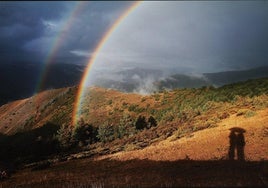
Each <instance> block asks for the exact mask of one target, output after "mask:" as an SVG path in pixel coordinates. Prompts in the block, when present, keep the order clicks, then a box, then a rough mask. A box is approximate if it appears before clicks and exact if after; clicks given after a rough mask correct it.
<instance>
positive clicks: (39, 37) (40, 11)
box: [0, 1, 130, 62]
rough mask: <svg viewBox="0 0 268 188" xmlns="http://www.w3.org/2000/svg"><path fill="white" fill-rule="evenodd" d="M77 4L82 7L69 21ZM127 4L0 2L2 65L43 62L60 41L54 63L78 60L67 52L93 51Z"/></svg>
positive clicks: (77, 57) (0, 52)
mask: <svg viewBox="0 0 268 188" xmlns="http://www.w3.org/2000/svg"><path fill="white" fill-rule="evenodd" d="M77 4H83V5H82V6H80V8H79V10H78V11H77V12H76V13H75V16H73V17H72V16H71V15H72V13H73V11H74V10H75V7H77ZM129 4H130V2H125V3H124V2H111V3H110V2H79V3H77V2H64V1H62V2H1V3H0V41H1V43H0V54H1V57H0V58H1V62H9V61H23V60H25V61H39V62H42V61H43V60H44V59H45V57H46V56H47V55H48V53H49V52H50V50H51V48H52V47H53V44H54V42H55V41H56V40H57V39H58V38H59V37H61V38H62V40H61V43H60V45H59V46H58V47H59V48H58V50H57V54H55V56H56V57H55V59H56V61H66V60H68V61H69V62H70V61H75V60H79V59H80V60H81V57H79V56H75V55H74V54H72V53H70V51H72V50H77V49H78V50H93V48H94V47H95V45H96V44H97V42H98V40H99V39H100V37H101V36H102V34H103V33H104V32H105V30H107V28H108V27H109V26H110V25H111V24H112V22H113V21H114V20H115V19H116V18H117V17H118V16H119V15H120V14H121V12H120V11H122V10H124V9H125V8H126V7H127V6H128V5H129ZM70 19H71V22H70ZM68 21H69V22H70V23H68ZM64 28H65V29H67V30H64Z"/></svg>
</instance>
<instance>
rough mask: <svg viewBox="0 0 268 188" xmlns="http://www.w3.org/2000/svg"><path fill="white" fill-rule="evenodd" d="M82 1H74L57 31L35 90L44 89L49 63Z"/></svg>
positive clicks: (81, 5)
mask: <svg viewBox="0 0 268 188" xmlns="http://www.w3.org/2000/svg"><path fill="white" fill-rule="evenodd" d="M83 5H84V2H83V1H82V2H76V3H75V5H74V8H73V10H72V11H70V15H69V16H68V17H67V19H66V21H65V23H64V25H63V28H62V29H61V31H60V32H59V35H57V36H56V37H55V39H54V41H53V43H52V47H51V49H50V51H49V53H48V55H47V57H46V59H45V61H44V66H43V68H42V70H41V71H42V72H41V75H40V77H39V81H38V83H37V86H36V89H35V92H36V93H38V92H40V91H41V90H42V89H44V88H43V87H44V83H45V80H46V78H47V73H48V70H49V65H50V64H51V63H53V58H55V55H56V54H57V52H58V50H59V49H60V46H61V44H62V43H63V41H64V39H65V36H67V34H66V32H68V30H69V29H70V28H71V27H72V25H73V22H74V19H75V18H76V17H77V14H79V12H80V10H81V8H83Z"/></svg>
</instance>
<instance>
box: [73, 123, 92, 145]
mask: <svg viewBox="0 0 268 188" xmlns="http://www.w3.org/2000/svg"><path fill="white" fill-rule="evenodd" d="M95 132H96V131H95V130H94V127H93V126H92V125H89V124H85V125H77V126H76V127H75V128H74V130H73V134H72V139H73V142H74V143H76V144H77V143H81V144H82V145H87V144H90V143H93V142H94V141H95V140H96V133H95Z"/></svg>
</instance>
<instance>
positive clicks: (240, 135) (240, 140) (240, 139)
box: [237, 132, 245, 161]
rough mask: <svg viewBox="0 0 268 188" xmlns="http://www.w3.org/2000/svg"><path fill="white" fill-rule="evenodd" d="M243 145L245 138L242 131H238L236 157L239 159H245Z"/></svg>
mask: <svg viewBox="0 0 268 188" xmlns="http://www.w3.org/2000/svg"><path fill="white" fill-rule="evenodd" d="M244 147H245V138H244V135H243V133H242V132H239V133H238V134H237V159H238V160H239V161H244V160H245V154H244Z"/></svg>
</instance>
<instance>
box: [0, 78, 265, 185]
mask: <svg viewBox="0 0 268 188" xmlns="http://www.w3.org/2000/svg"><path fill="white" fill-rule="evenodd" d="M75 92H76V88H66V89H59V90H51V91H46V92H42V93H40V94H38V95H37V96H35V97H32V98H29V99H25V100H21V101H15V102H12V103H10V104H7V105H4V106H2V107H1V108H0V110H1V118H2V121H1V123H2V122H4V121H5V120H6V119H7V120H9V119H11V118H12V120H10V121H14V122H18V123H17V124H15V123H13V124H12V125H13V126H12V127H7V128H6V127H4V125H5V124H4V123H2V125H1V131H2V135H1V139H0V141H1V146H2V147H1V153H3V154H4V155H2V156H1V158H2V160H4V161H9V163H10V164H12V165H13V171H11V178H10V179H8V180H6V181H4V182H2V183H1V185H2V186H3V187H6V186H7V187H9V186H10V185H14V186H17V185H21V186H22V187H35V186H37V187H42V186H43V187H46V186H48V185H50V186H52V187H53V186H55V187H61V186H73V187H77V186H80V185H81V186H82V185H83V186H88V187H92V186H93V187H94V186H100V187H105V186H109V185H114V186H116V187H120V186H121V187H125V186H130V185H133V186H138V187H151V186H156V185H160V184H162V185H163V187H169V186H175V185H181V186H187V185H192V186H197V185H202V186H208V185H210V183H211V184H213V185H226V186H230V185H234V184H236V183H239V184H240V185H257V186H263V185H267V173H268V169H267V164H266V161H267V160H268V158H267V156H268V150H267V144H268V140H267V138H268V127H267V121H268V119H267V117H268V102H267V101H268V95H267V93H268V80H267V79H257V80H249V81H247V82H242V83H236V84H232V85H226V86H223V87H221V88H213V87H203V88H200V89H177V90H173V91H161V92H159V93H154V94H152V95H148V96H141V95H137V94H130V93H121V92H118V91H115V90H109V89H103V88H89V90H88V96H87V98H86V100H85V101H84V103H83V106H82V109H83V118H82V119H80V121H79V122H78V124H77V125H71V116H72V107H73V105H74V96H75V95H74V93H75ZM33 99H35V100H33ZM37 99H39V100H37ZM34 101H38V103H36V102H35V105H37V104H38V105H37V106H36V108H34V109H35V111H34V112H32V111H31V110H32V108H33V106H31V105H30V104H32V103H33V102H34ZM12 109H13V110H14V113H12ZM27 110H29V113H27ZM39 110H40V112H39ZM38 112H39V113H38ZM22 114H23V115H22ZM26 114H28V116H29V118H30V117H34V118H31V121H29V120H28V119H29V118H26V117H25V116H26ZM33 114H34V115H35V116H33ZM38 114H39V115H38ZM143 117H144V118H143ZM149 119H151V120H149ZM152 119H154V121H152ZM19 120H20V121H19ZM24 121H25V122H28V124H25V122H24ZM6 124H7V123H6ZM10 124H11V123H10ZM8 125H9V124H8ZM22 125H24V126H22ZM26 125H27V126H26ZM234 127H235V129H238V128H239V129H243V130H244V133H243V136H244V139H245V146H244V148H243V152H244V155H243V160H244V161H245V162H239V163H238V162H236V163H234V162H235V161H236V160H237V159H238V158H237V157H238V156H236V155H237V154H236V153H235V158H234V160H235V161H231V160H230V142H231V138H230V133H231V130H232V128H234ZM66 133H67V134H66ZM6 134H8V135H6ZM238 155H239V154H238ZM74 159H76V160H74ZM14 165H15V166H14ZM197 168H198V169H197ZM207 168H210V170H209V171H207V170H205V169H207ZM156 169H158V170H157V171H156ZM159 169H163V170H161V171H160V170H159ZM14 170H15V171H14ZM230 170H231V171H232V173H230V172H229V171H230ZM93 171H94V175H90V176H89V174H91V173H93ZM185 171H186V172H187V173H189V174H192V176H186V175H185V174H184V173H185ZM205 171H206V172H205ZM103 173H106V175H105V178H104V176H103ZM170 173H175V174H174V175H173V176H172V177H171V176H170ZM215 173H216V174H217V175H216V174H215ZM56 174H57V175H56ZM58 174H60V175H58ZM77 174H80V175H79V176H77ZM118 174H120V176H121V177H122V178H123V180H122V181H118V179H117V177H118ZM211 174H215V177H214V179H210V176H211ZM115 175H116V176H115ZM249 176H250V177H251V178H248V177H249ZM138 177H143V178H146V179H143V178H142V179H139V178H138ZM156 177H159V179H158V180H157V181H156V180H153V179H154V178H156ZM182 177H183V178H182ZM190 177H191V178H194V179H195V181H193V182H191V183H190V182H189V178H190ZM198 177H202V178H201V179H200V178H198ZM103 178H104V179H103ZM170 178H171V179H170ZM209 182H210V183H209Z"/></svg>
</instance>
